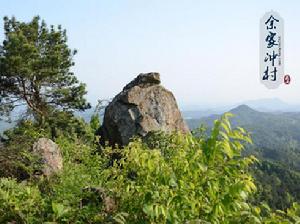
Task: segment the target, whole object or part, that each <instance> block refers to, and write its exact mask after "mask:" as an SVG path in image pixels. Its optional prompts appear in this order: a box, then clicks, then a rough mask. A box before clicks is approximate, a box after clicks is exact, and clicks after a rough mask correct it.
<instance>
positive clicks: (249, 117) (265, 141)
mask: <svg viewBox="0 0 300 224" xmlns="http://www.w3.org/2000/svg"><path fill="white" fill-rule="evenodd" d="M229 112H230V113H232V114H234V117H232V118H231V124H232V126H233V127H236V126H240V127H243V128H244V129H245V130H247V131H248V132H250V133H251V136H252V139H253V142H254V145H252V146H248V151H249V152H251V153H253V154H255V155H257V156H258V157H261V158H265V159H271V160H274V161H280V162H282V163H284V164H288V165H289V166H291V167H294V168H295V169H296V170H299V171H300V112H282V113H270V112H260V111H257V110H254V109H253V108H251V107H249V106H247V105H239V106H238V107H236V108H233V109H231V110H230V111H229ZM220 116H221V115H220V114H215V115H210V116H207V117H203V118H201V119H189V120H186V122H187V123H188V125H189V127H190V129H195V128H198V127H199V126H200V125H201V124H204V125H206V126H207V127H208V128H209V129H210V128H211V127H212V126H213V123H214V120H216V119H219V118H220Z"/></svg>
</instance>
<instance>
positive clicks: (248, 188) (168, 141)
mask: <svg viewBox="0 0 300 224" xmlns="http://www.w3.org/2000/svg"><path fill="white" fill-rule="evenodd" d="M229 116H230V115H229V114H226V115H225V116H223V118H222V119H221V120H219V121H216V122H215V126H214V128H213V130H212V132H211V135H210V136H207V137H205V136H203V135H201V134H199V135H198V136H193V135H181V134H178V133H173V134H163V133H159V134H155V135H153V136H151V137H149V138H148V139H147V140H146V141H145V142H142V141H141V140H140V139H136V140H133V141H132V142H131V143H130V144H129V145H128V146H126V147H124V148H123V149H112V148H110V147H105V148H104V149H103V150H102V151H101V152H99V151H98V150H97V145H95V144H93V142H88V143H86V142H85V141H84V140H82V139H81V138H80V137H78V138H77V137H76V138H70V137H63V136H60V137H58V138H57V139H56V143H58V144H59V146H60V148H61V150H62V154H63V158H64V168H63V170H62V171H61V172H60V173H58V174H57V175H54V176H52V177H50V178H42V177H41V178H38V179H29V180H27V181H23V182H20V183H18V182H17V181H16V180H14V179H6V178H1V179H0V187H1V188H0V222H1V223H2V222H4V223H5V222H16V223H160V224H161V223H251V224H252V223H297V222H299V214H300V207H299V205H298V204H293V205H292V207H291V208H289V209H287V210H286V211H280V210H277V211H273V210H272V209H270V207H269V206H268V205H266V204H262V205H259V203H257V205H253V204H251V202H250V201H249V198H250V196H251V195H252V194H253V193H254V192H255V191H256V186H255V184H254V180H253V178H252V176H251V175H250V173H249V172H248V169H249V165H250V164H253V163H254V162H255V161H256V159H255V158H254V157H251V156H250V157H246V158H245V157H242V156H241V151H242V149H243V147H244V144H245V143H251V139H250V137H249V134H248V133H247V132H245V131H244V130H243V129H241V128H237V129H232V128H231V126H230V123H229V120H228V118H229ZM116 152H117V153H119V156H120V159H118V160H113V162H112V160H111V155H112V154H115V153H116Z"/></svg>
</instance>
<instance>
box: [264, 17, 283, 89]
mask: <svg viewBox="0 0 300 224" xmlns="http://www.w3.org/2000/svg"><path fill="white" fill-rule="evenodd" d="M282 23H283V21H282V19H281V17H280V16H279V15H278V13H276V12H273V11H272V12H269V13H266V14H265V15H264V17H263V18H262V20H261V34H260V35H261V36H260V39H261V40H260V41H261V46H260V48H261V49H260V52H261V53H260V54H261V59H260V60H261V61H260V73H261V74H260V77H261V81H262V82H263V84H265V85H266V86H267V87H268V88H277V87H278V86H279V85H280V84H281V82H282V80H281V77H282V75H283V64H282V36H283V27H282V25H283V24H282Z"/></svg>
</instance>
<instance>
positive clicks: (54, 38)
mask: <svg viewBox="0 0 300 224" xmlns="http://www.w3.org/2000/svg"><path fill="white" fill-rule="evenodd" d="M4 31H5V33H4V35H5V39H4V41H3V44H2V45H1V46H0V49H1V51H0V71H1V72H0V115H9V113H10V112H11V111H12V110H13V109H14V108H15V107H16V106H20V105H26V106H27V107H28V109H29V111H31V112H32V113H33V115H34V116H35V118H37V119H38V120H39V121H40V122H41V123H43V122H44V119H45V118H46V117H47V116H49V114H51V112H52V110H53V109H63V110H75V109H78V110H84V109H86V108H89V107H90V105H89V104H88V103H87V102H86V100H85V99H84V97H83V96H84V95H85V94H86V90H85V85H84V84H82V83H79V81H78V80H77V78H76V77H75V76H74V74H73V73H72V72H71V71H70V68H71V66H73V65H74V62H73V56H74V55H75V54H76V51H75V50H74V51H72V50H70V49H69V48H68V45H67V36H66V31H65V30H63V29H62V28H61V26H58V27H57V28H55V27H54V26H50V28H48V27H47V25H46V23H45V22H44V21H42V22H40V18H39V17H34V18H33V19H32V21H30V22H29V23H24V22H19V21H17V20H16V19H15V18H14V17H12V18H11V19H9V18H7V17H5V18H4Z"/></svg>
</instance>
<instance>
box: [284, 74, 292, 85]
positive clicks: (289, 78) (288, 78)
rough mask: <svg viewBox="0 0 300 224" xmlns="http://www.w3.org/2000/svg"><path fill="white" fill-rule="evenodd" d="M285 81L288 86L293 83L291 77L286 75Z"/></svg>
mask: <svg viewBox="0 0 300 224" xmlns="http://www.w3.org/2000/svg"><path fill="white" fill-rule="evenodd" d="M283 81H284V83H285V84H286V85H288V84H290V82H291V77H290V76H289V75H285V76H284V78H283Z"/></svg>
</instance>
